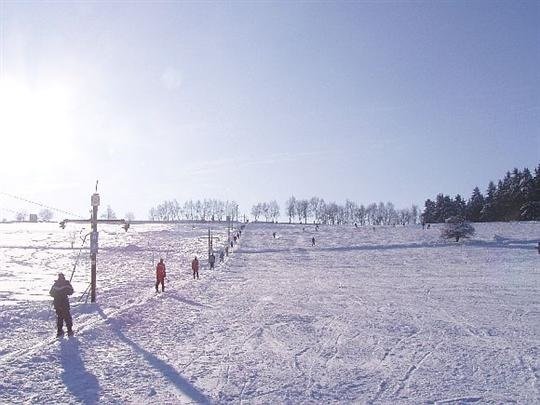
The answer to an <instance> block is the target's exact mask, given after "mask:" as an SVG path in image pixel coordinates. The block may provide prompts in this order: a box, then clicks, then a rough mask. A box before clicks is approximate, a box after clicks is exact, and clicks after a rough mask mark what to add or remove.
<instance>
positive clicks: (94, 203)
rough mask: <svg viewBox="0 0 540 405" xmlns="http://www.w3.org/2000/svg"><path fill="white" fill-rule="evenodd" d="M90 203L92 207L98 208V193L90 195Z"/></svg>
mask: <svg viewBox="0 0 540 405" xmlns="http://www.w3.org/2000/svg"><path fill="white" fill-rule="evenodd" d="M90 201H91V203H92V207H99V194H98V193H94V194H92V198H91V200H90Z"/></svg>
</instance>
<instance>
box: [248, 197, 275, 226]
mask: <svg viewBox="0 0 540 405" xmlns="http://www.w3.org/2000/svg"><path fill="white" fill-rule="evenodd" d="M279 213H280V211H279V204H278V203H277V201H276V200H273V201H270V202H264V203H258V204H255V205H254V206H253V207H252V208H251V215H253V218H255V221H258V220H259V217H264V219H265V221H266V222H269V221H272V222H274V221H277V220H278V219H279Z"/></svg>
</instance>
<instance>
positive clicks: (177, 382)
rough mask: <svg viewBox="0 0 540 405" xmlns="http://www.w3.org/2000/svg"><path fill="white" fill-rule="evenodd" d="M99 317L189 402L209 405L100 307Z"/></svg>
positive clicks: (199, 393) (197, 392) (206, 399)
mask: <svg viewBox="0 0 540 405" xmlns="http://www.w3.org/2000/svg"><path fill="white" fill-rule="evenodd" d="M97 311H98V313H99V315H100V316H101V317H102V318H103V319H104V320H105V323H106V324H107V325H109V326H110V327H111V329H112V330H113V332H114V333H115V334H116V335H117V336H118V338H119V339H120V340H121V341H122V342H124V343H125V344H126V345H128V346H129V347H131V348H132V349H133V351H135V352H136V353H137V354H139V355H141V356H142V357H143V358H144V359H145V360H146V361H147V362H148V364H150V365H151V366H152V367H154V368H155V369H156V370H158V371H159V372H160V373H161V374H162V375H163V376H164V377H165V378H166V379H167V380H169V381H170V382H171V383H172V384H173V385H174V386H175V387H176V388H177V389H178V390H179V391H180V392H182V393H183V394H184V395H185V396H187V397H188V398H189V399H190V400H192V401H194V402H195V403H198V404H211V401H210V399H208V398H207V397H206V395H204V394H203V393H202V392H201V391H199V390H198V389H197V388H196V387H195V386H194V385H193V384H192V383H191V382H190V381H188V380H187V379H186V378H184V377H183V376H182V375H181V374H180V373H178V371H176V370H175V369H174V367H172V366H170V365H169V364H167V363H165V362H164V361H163V360H161V359H159V358H158V357H157V356H155V355H154V354H152V353H150V352H149V351H147V350H144V349H143V348H142V347H140V346H139V345H137V344H136V343H135V342H133V341H132V340H131V339H130V338H128V337H127V336H126V335H124V333H123V332H122V330H121V328H120V326H119V325H118V324H117V322H115V321H114V320H111V319H108V318H107V315H106V314H105V313H104V312H103V310H102V309H101V307H99V306H98V307H97Z"/></svg>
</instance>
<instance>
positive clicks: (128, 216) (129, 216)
mask: <svg viewBox="0 0 540 405" xmlns="http://www.w3.org/2000/svg"><path fill="white" fill-rule="evenodd" d="M124 219H125V220H126V221H128V222H131V221H133V220H134V219H135V214H134V213H133V212H126V215H124Z"/></svg>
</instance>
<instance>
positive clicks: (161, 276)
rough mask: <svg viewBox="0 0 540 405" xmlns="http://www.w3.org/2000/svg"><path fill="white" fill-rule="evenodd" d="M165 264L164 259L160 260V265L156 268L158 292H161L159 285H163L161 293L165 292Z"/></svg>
mask: <svg viewBox="0 0 540 405" xmlns="http://www.w3.org/2000/svg"><path fill="white" fill-rule="evenodd" d="M165 275H166V274H165V263H163V259H160V260H159V263H158V265H157V267H156V292H159V289H158V287H159V285H160V284H161V292H164V291H165Z"/></svg>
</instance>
